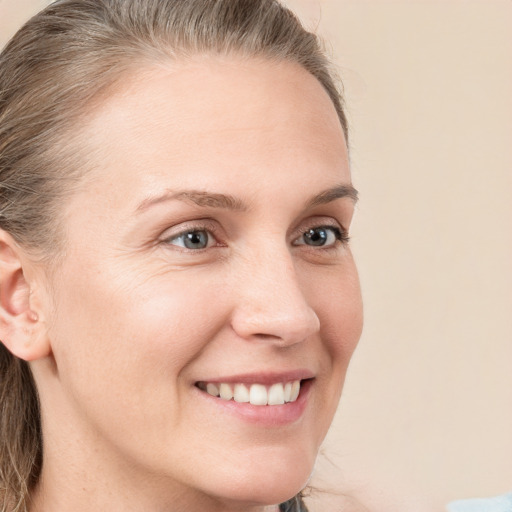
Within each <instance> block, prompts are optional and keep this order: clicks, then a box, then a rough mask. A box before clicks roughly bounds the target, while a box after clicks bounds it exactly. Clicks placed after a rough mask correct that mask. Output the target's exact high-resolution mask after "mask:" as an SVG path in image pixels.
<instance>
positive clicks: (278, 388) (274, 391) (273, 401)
mask: <svg viewBox="0 0 512 512" xmlns="http://www.w3.org/2000/svg"><path fill="white" fill-rule="evenodd" d="M282 404H284V386H283V385H282V384H273V385H272V386H270V389H269V390H268V405H282Z"/></svg>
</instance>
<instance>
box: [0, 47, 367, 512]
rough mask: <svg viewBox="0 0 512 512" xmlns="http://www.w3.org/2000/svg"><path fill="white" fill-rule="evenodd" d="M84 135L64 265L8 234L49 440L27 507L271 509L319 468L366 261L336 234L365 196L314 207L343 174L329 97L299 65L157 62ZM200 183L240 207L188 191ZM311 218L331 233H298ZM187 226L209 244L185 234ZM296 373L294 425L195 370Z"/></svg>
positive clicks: (20, 348)
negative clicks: (320, 241) (222, 402)
mask: <svg viewBox="0 0 512 512" xmlns="http://www.w3.org/2000/svg"><path fill="white" fill-rule="evenodd" d="M80 140H81V141H82V144H83V148H84V152H85V153H87V154H88V155H89V162H90V163H91V164H92V166H93V167H94V168H93V170H92V171H91V172H90V173H89V174H88V175H87V177H86V179H84V181H83V184H82V185H81V187H80V189H79V191H78V192H76V193H74V194H73V195H72V196H71V197H70V199H69V202H68V204H66V205H65V212H64V213H65V215H64V217H63V218H64V224H63V227H64V235H65V246H66V251H65V254H64V255H63V256H62V258H61V261H60V262H59V267H58V269H57V271H55V272H53V273H49V272H45V271H43V270H41V269H40V268H38V267H37V264H36V263H34V262H32V261H30V260H29V259H28V258H27V257H26V255H23V253H22V251H21V250H20V249H19V248H16V247H15V245H14V244H12V243H11V244H10V247H11V249H10V252H9V257H10V258H11V259H16V255H18V256H19V261H20V262H22V263H20V268H23V277H20V276H21V274H20V273H18V280H17V281H16V282H19V283H21V284H20V285H19V290H20V291H19V293H18V295H17V297H18V298H17V301H18V305H17V307H16V312H17V318H18V319H19V322H20V323H21V322H24V326H25V331H24V332H25V338H23V336H21V334H16V332H18V331H19V332H21V329H18V331H16V329H14V328H12V325H11V330H10V332H11V334H10V335H9V336H4V338H5V339H7V338H8V341H7V342H6V345H8V346H9V348H10V350H11V351H13V352H14V353H17V354H18V355H19V356H20V357H23V358H24V359H27V360H31V367H32V370H33V372H34V376H35V379H36V383H37V386H38V389H39V392H40V396H41V406H42V416H43V435H44V439H45V452H44V457H45V459H44V466H43V473H42V478H41V481H40V484H39V486H38V488H37V491H36V493H35V495H34V506H33V508H32V510H35V511H50V510H51V511H52V512H59V511H66V510H73V511H77V512H80V511H85V510H88V511H89V510H110V511H138V512H140V511H155V512H156V511H158V512H160V511H161V512H165V511H175V510H187V511H191V512H194V511H203V510H209V511H213V512H217V511H219V512H220V511H235V510H236V511H245V510H247V511H249V510H253V511H261V510H275V505H274V506H271V507H269V506H270V505H273V504H277V503H280V502H282V501H285V500H286V499H288V498H290V497H291V496H293V495H294V494H295V493H296V492H298V491H299V490H300V489H301V488H303V486H304V485H305V484H306V483H307V480H308V478H309V476H310V473H311V471H312V468H313V464H314V461H315V458H316V456H317V453H318V449H319V446H320V444H321V442H322V440H323V439H324V436H325V434H326V432H327V429H328V427H329V425H330V423H331V421H332V418H333V415H334V412H335V410H336V407H337V404H338V400H339V396H340V393H341V389H342V385H343V381H344V378H345V373H346V370H347V366H348V364H349V360H350V357H351V355H352V353H353V351H354V349H355V347H356V344H357V341H358V339H359V336H360V332H361V324H362V307H361V299H360V289H359V283H358V278H357V272H356V268H355V265H354V261H353V258H352V255H351V252H350V248H349V245H348V244H347V243H345V242H343V241H341V240H338V239H337V238H336V236H335V235H336V234H337V233H339V232H346V231H347V230H348V228H349V226H350V223H351V220H352V215H353V210H354V200H353V198H351V197H349V196H347V195H345V196H343V197H336V198H334V197H331V198H330V199H329V200H327V199H325V195H324V196H321V197H324V200H323V201H317V203H318V204H313V205H312V204H310V203H311V200H312V198H314V197H315V196H319V195H321V194H322V193H323V192H324V191H326V190H331V189H336V190H337V191H338V192H339V190H340V189H339V186H340V185H342V186H345V187H347V186H349V185H350V183H351V178H350V171H349V164H348V158H347V148H346V144H345V141H344V137H343V132H342V129H341V126H340V123H339V120H338V118H337V115H336V112H335V109H334V107H333V105H332V103H331V101H330V99H329V97H328V96H327V94H326V93H325V91H324V90H323V88H322V86H321V85H320V84H319V83H318V82H317V80H316V79H315V78H314V77H313V76H311V75H310V74H308V73H307V72H306V71H305V70H303V69H302V68H301V67H299V66H297V65H294V64H291V63H269V62H267V61H262V60H257V59H241V58H237V57H233V56H231V57H224V58H220V57H215V58H214V57H203V58H196V59H193V60H191V61H189V62H187V63H179V64H176V63H175V64H173V65H168V66H164V65H159V66H153V67H151V66H149V67H148V68H147V69H145V70H144V71H139V72H138V73H137V74H136V75H133V76H132V77H131V78H130V79H129V80H124V81H123V85H122V87H119V88H118V89H117V90H116V91H114V92H113V93H112V94H111V95H110V97H108V98H107V99H105V100H103V101H102V102H101V104H100V105H99V106H97V107H96V109H95V110H94V112H93V113H91V115H90V116H89V117H88V118H87V120H86V121H84V125H83V126H82V127H81V130H80ZM336 187H338V188H336ZM190 189H194V190H196V191H200V192H201V193H208V194H223V195H227V196H229V197H230V198H231V203H229V205H226V204H223V203H222V202H221V204H218V202H217V203H216V202H212V200H208V201H206V203H207V204H203V203H205V201H203V200H202V199H201V198H202V196H201V195H199V196H197V195H196V196H193V198H192V199H193V200H192V199H191V198H190V197H191V196H190V195H188V196H184V195H179V196H176V193H177V191H182V190H190ZM162 194H168V196H165V197H162ZM173 195H174V196H175V197H174V198H172V196H173ZM335 195H336V194H335ZM337 195H340V194H337ZM341 195H343V194H341ZM317 199H318V198H317ZM226 206H229V207H226ZM233 206H236V208H235V209H233ZM319 226H327V227H326V228H323V229H324V233H326V234H327V235H328V240H329V243H328V244H327V245H326V246H311V245H308V244H307V243H305V241H306V239H305V237H304V233H305V232H307V231H308V230H310V229H316V228H318V227H319ZM187 230H188V231H189V232H190V231H194V230H195V231H196V233H197V232H198V231H201V232H202V233H203V234H204V231H207V232H208V235H205V236H208V237H209V245H208V246H207V247H206V248H204V249H199V250H198V249H195V248H194V249H187V248H185V247H182V245H183V238H180V235H181V234H182V233H183V232H184V231H187ZM3 236H4V238H3V240H4V242H3V244H4V245H3V246H4V254H7V250H6V249H5V247H8V246H9V240H8V237H6V236H5V234H4V235H3ZM4 259H6V258H4ZM13 282H14V281H13ZM20 296H21V297H24V299H23V300H20V299H19V297H20ZM13 297H14V294H13ZM11 309H12V308H11ZM15 316H16V315H15ZM20 319H21V320H20ZM27 332H28V333H30V336H28V337H27V335H26V333H27ZM0 334H1V333H0ZM22 338H23V340H22ZM297 369H301V370H307V371H308V372H310V373H311V374H312V375H313V376H314V379H313V381H312V385H311V388H310V390H309V394H308V396H307V401H306V405H305V409H304V411H303V412H302V414H301V415H300V417H299V418H298V419H296V420H294V421H292V422H289V423H286V424H284V425H270V426H269V425H265V426H262V425H261V424H260V423H258V422H257V421H256V422H250V421H247V420H246V419H244V418H241V417H239V416H237V415H236V414H231V413H228V412H226V411H225V409H223V408H222V407H218V406H217V404H216V402H215V401H214V400H212V399H211V397H209V398H208V397H206V396H205V394H204V393H202V392H201V391H199V390H198V388H197V387H196V386H195V384H196V383H197V382H198V381H202V380H213V379H216V378H222V377H225V376H231V375H235V374H236V375H238V374H247V373H258V374H259V373H264V374H266V373H268V372H277V373H279V372H285V371H292V370H297ZM216 400H218V399H216Z"/></svg>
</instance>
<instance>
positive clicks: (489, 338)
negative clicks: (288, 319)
mask: <svg viewBox="0 0 512 512" xmlns="http://www.w3.org/2000/svg"><path fill="white" fill-rule="evenodd" d="M43 3H44V2H43V1H42V0H40V1H38V0H0V43H3V42H5V40H6V39H7V37H8V36H10V35H11V33H12V32H13V31H14V30H15V29H16V27H17V26H18V25H19V24H20V23H21V21H22V20H24V19H25V18H26V17H27V16H28V14H29V13H31V12H34V11H35V10H36V9H37V8H38V7H39V6H41V5H43ZM287 3H288V4H289V5H290V6H292V7H293V8H294V9H296V10H297V12H299V13H300V14H301V16H302V18H303V19H304V21H305V23H306V24H307V25H308V26H309V27H318V30H319V31H320V33H322V34H323V35H324V36H325V37H326V38H327V39H328V41H329V47H332V52H333V53H334V55H335V58H336V61H337V63H338V65H339V68H340V74H341V76H342V77H343V81H344V84H345V90H346V96H347V100H348V110H349V116H350V119H351V123H352V160H353V174H354V182H355V184H356V186H357V188H359V189H360V192H361V202H360V205H359V207H358V215H357V218H356V222H355V226H354V230H353V246H354V251H355V253H356V257H357V258H358V261H359V267H360V273H361V280H362V285H363V292H364V298H365V304H366V327H365V331H364V334H363V339H362V342H361V345H360V347H359V349H358V351H357V352H356V356H355V358H354V361H353V364H352V368H351V371H350V374H349V377H348V381H347V385H346V389H345V393H344V397H343V399H342V404H341V408H340V410H339V414H338V417H337V418H336V421H335V424H334V426H333V429H332V431H331V433H330V435H329V437H328V439H327V442H326V447H325V453H326V454H327V455H328V457H329V460H328V459H327V457H321V458H320V460H319V464H318V466H319V467H318V471H317V475H318V477H317V480H316V484H317V486H318V487H320V488H332V489H337V490H339V491H340V492H341V493H350V494H353V495H355V496H357V497H358V499H359V500H360V501H362V502H363V503H365V504H366V505H367V506H368V508H369V509H370V510H372V511H375V512H399V511H404V512H405V511H408V512H411V511H418V512H419V511H422V510H425V511H427V510H428V511H433V510H442V509H443V504H444V503H446V502H447V501H449V500H451V499H454V498H458V497H470V496H485V495H493V494H499V493H502V492H506V491H510V490H512V371H511V370H512V308H511V304H512V200H511V199H512V197H511V196H512V149H511V145H512V94H511V91H512V1H510V0H474V1H472V0H444V1H441V0H439V1H436V0H423V1H421V0H408V1H407V0H395V1H392V0H381V1H378V0H351V1H348V0H323V1H320V0H316V1H315V0H288V1H287ZM318 499H319V500H320V502H321V503H322V506H320V507H318V506H317V509H318V510H327V509H328V510H329V511H330V512H335V511H336V510H340V509H341V507H342V505H341V503H342V502H346V501H347V500H345V499H342V498H341V497H337V496H336V495H334V494H326V495H321V496H320V497H319V498H318ZM318 499H317V500H318ZM326 503H329V504H328V505H326ZM347 508H348V507H347Z"/></svg>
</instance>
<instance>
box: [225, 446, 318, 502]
mask: <svg viewBox="0 0 512 512" xmlns="http://www.w3.org/2000/svg"><path fill="white" fill-rule="evenodd" d="M276 452H277V453H268V452H267V453H261V455H260V456H256V457H253V459H252V460H250V461H248V462H247V463H246V464H244V467H237V468H236V470H235V471H230V472H229V475H230V476H229V479H228V480H227V481H224V482H222V483H220V485H219V487H217V491H220V492H221V493H222V494H223V495H224V496H225V497H229V498H230V499H231V500H232V501H237V502H243V503H246V504H248V503H251V504H254V505H273V504H277V503H283V502H285V501H287V500H289V499H290V498H292V497H293V496H295V495H296V494H297V493H299V492H300V491H302V490H303V489H304V487H306V485H307V483H308V481H309V478H310V476H311V473H312V471H313V466H314V463H315V459H316V456H315V457H312V456H311V455H306V454H304V453H303V452H301V453H300V455H299V454H298V453H296V454H294V455H293V456H290V455H288V456H286V454H282V453H280V450H276ZM221 488H222V491H221Z"/></svg>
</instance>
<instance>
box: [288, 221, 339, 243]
mask: <svg viewBox="0 0 512 512" xmlns="http://www.w3.org/2000/svg"><path fill="white" fill-rule="evenodd" d="M341 238H342V236H341V233H340V230H339V229H338V228H335V227H332V226H319V227H317V228H311V229H308V230H307V231H305V232H304V233H303V234H302V235H301V236H300V237H299V238H298V239H297V240H296V241H295V245H310V246H313V247H325V246H331V245H334V244H335V243H336V242H337V241H338V240H341Z"/></svg>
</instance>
